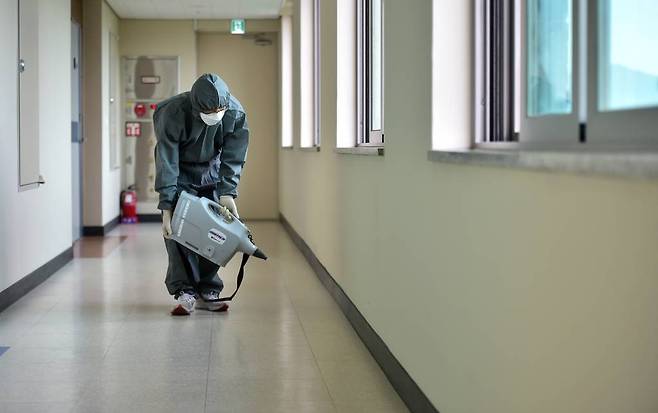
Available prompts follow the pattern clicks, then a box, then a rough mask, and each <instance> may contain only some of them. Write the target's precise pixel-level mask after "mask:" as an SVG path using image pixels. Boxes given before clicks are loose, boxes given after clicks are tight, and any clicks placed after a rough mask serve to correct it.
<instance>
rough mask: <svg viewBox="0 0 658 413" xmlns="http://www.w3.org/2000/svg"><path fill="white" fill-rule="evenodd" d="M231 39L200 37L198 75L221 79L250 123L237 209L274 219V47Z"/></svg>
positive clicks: (276, 128)
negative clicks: (213, 76) (210, 73)
mask: <svg viewBox="0 0 658 413" xmlns="http://www.w3.org/2000/svg"><path fill="white" fill-rule="evenodd" d="M265 37H267V38H268V39H269V40H271V41H272V45H270V46H258V45H256V44H254V41H253V39H249V38H244V37H242V36H232V35H230V34H217V33H214V34H212V33H199V34H198V38H197V39H198V41H197V53H198V64H197V67H198V70H199V73H204V72H214V73H217V74H219V75H220V76H221V77H222V78H223V79H224V80H225V81H226V82H227V83H228V85H229V87H230V89H231V93H232V94H233V95H234V96H235V97H237V98H238V99H239V100H240V103H242V105H243V107H244V109H245V111H246V113H247V119H248V122H249V132H250V135H249V154H248V156H247V163H246V164H245V168H244V172H243V176H242V179H241V182H240V188H239V199H238V208H239V211H240V215H241V216H243V217H245V218H248V219H276V218H278V214H279V209H278V172H277V170H278V153H277V152H278V151H277V146H278V141H279V139H278V137H279V126H278V125H279V123H278V114H279V109H278V107H279V95H278V86H277V85H278V79H279V75H278V69H277V63H278V46H277V36H276V34H273V33H268V34H266V35H265Z"/></svg>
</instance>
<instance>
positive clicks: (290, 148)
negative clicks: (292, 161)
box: [281, 146, 295, 151]
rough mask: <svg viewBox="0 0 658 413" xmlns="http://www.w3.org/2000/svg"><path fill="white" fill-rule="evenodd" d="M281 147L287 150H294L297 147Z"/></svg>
mask: <svg viewBox="0 0 658 413" xmlns="http://www.w3.org/2000/svg"><path fill="white" fill-rule="evenodd" d="M281 149H283V150H286V151H292V150H293V149H295V147H294V146H282V147H281Z"/></svg>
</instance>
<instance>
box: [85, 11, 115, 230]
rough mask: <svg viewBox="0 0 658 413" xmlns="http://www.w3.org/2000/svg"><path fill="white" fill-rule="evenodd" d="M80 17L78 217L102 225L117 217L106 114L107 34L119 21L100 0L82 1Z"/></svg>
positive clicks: (108, 72)
mask: <svg viewBox="0 0 658 413" xmlns="http://www.w3.org/2000/svg"><path fill="white" fill-rule="evenodd" d="M82 14H83V24H82V31H83V33H82V36H83V42H82V47H83V49H82V51H83V55H82V60H83V65H82V67H83V72H84V73H83V78H82V81H83V98H82V99H83V105H82V115H83V127H84V132H83V136H84V145H83V148H84V149H83V150H84V161H83V177H82V180H83V183H82V196H83V214H82V215H83V224H84V225H85V226H103V225H105V224H107V223H108V222H110V221H112V220H113V219H115V218H116V217H117V216H119V193H120V192H121V170H120V169H114V168H113V167H112V166H111V165H110V112H109V110H110V109H109V97H110V95H109V87H110V50H109V49H110V36H109V34H110V32H112V33H115V34H118V32H119V19H118V17H117V16H116V14H115V13H114V11H113V10H112V9H111V8H110V7H109V6H108V5H107V4H106V3H105V1H104V0H86V1H85V2H84V5H83V11H82ZM118 58H119V57H118V56H115V57H114V63H115V64H116V60H117V59H118Z"/></svg>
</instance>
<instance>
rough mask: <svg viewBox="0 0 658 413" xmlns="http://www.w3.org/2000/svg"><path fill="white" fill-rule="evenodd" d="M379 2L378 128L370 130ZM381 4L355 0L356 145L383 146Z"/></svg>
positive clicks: (382, 29)
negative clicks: (376, 6)
mask: <svg viewBox="0 0 658 413" xmlns="http://www.w3.org/2000/svg"><path fill="white" fill-rule="evenodd" d="M373 1H380V2H381V6H380V7H381V16H380V17H381V21H380V22H379V28H380V32H381V51H380V59H381V63H380V64H381V73H380V83H381V86H380V87H381V97H380V99H381V103H380V110H381V115H380V116H381V124H382V126H381V129H372V127H371V120H372V112H371V110H372V103H371V99H372V91H371V86H370V84H371V80H372V59H373V58H372V30H373V24H372V2H373ZM384 13H385V10H384V2H383V0H358V2H357V13H356V15H357V30H356V32H357V135H356V136H357V141H356V146H362V147H363V146H374V147H381V146H384V129H385V127H384V105H385V98H384V84H385V82H384V76H385V74H384V50H385V48H384V47H383V42H384V38H383V34H384V32H385V31H384V20H385V19H384Z"/></svg>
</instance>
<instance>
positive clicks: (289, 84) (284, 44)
mask: <svg viewBox="0 0 658 413" xmlns="http://www.w3.org/2000/svg"><path fill="white" fill-rule="evenodd" d="M279 68H280V70H279V84H280V92H279V93H280V97H279V100H280V104H279V106H280V107H279V116H280V119H279V133H280V135H281V136H280V145H281V148H283V149H291V148H293V147H294V136H293V135H294V132H293V122H294V116H293V110H294V104H293V101H294V99H293V82H294V81H293V73H292V71H293V70H292V69H293V18H292V16H291V15H283V16H281V30H280V33H279Z"/></svg>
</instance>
